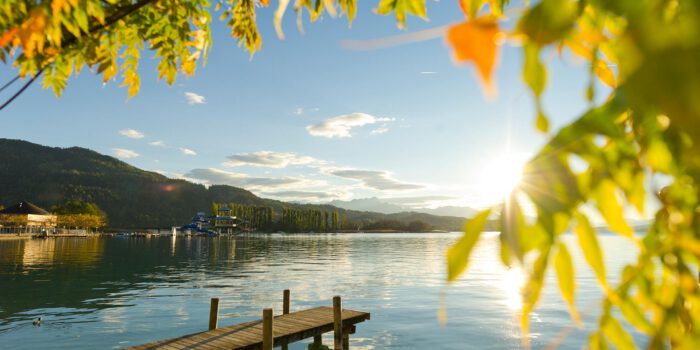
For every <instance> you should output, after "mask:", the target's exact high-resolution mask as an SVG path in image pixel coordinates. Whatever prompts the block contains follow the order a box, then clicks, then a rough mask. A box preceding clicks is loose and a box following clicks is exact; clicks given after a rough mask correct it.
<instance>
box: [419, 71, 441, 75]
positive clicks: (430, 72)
mask: <svg viewBox="0 0 700 350" xmlns="http://www.w3.org/2000/svg"><path fill="white" fill-rule="evenodd" d="M420 74H423V75H430V74H437V72H433V71H422V72H420Z"/></svg>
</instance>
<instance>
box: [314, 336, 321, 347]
mask: <svg viewBox="0 0 700 350" xmlns="http://www.w3.org/2000/svg"><path fill="white" fill-rule="evenodd" d="M321 346H323V339H322V338H321V336H320V335H314V349H320V348H321Z"/></svg>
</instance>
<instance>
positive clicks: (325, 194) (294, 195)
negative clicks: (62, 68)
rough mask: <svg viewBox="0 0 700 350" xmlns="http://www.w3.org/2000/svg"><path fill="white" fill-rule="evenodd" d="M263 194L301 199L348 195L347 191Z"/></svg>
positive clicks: (313, 199)
mask: <svg viewBox="0 0 700 350" xmlns="http://www.w3.org/2000/svg"><path fill="white" fill-rule="evenodd" d="M264 195H265V196H270V197H276V198H285V199H288V200H289V199H293V200H301V201H320V200H326V201H327V200H332V199H342V198H347V197H349V195H350V194H349V193H345V192H321V191H279V192H269V193H264Z"/></svg>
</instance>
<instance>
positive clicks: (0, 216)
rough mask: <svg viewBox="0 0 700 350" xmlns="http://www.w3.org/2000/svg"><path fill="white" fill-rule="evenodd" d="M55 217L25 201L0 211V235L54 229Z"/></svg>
mask: <svg viewBox="0 0 700 350" xmlns="http://www.w3.org/2000/svg"><path fill="white" fill-rule="evenodd" d="M56 222H57V217H56V215H53V214H51V213H49V212H48V211H46V210H44V209H42V208H39V207H38V206H36V205H35V204H32V203H30V202H27V201H22V202H19V203H17V204H15V205H13V206H11V207H7V208H5V209H3V210H0V233H42V232H46V231H53V230H55V229H56Z"/></svg>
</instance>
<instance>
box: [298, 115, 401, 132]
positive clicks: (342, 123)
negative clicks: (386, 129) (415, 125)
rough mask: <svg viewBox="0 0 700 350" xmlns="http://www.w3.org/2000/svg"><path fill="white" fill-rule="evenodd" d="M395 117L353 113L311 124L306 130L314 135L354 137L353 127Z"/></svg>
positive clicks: (389, 120)
mask: <svg viewBox="0 0 700 350" xmlns="http://www.w3.org/2000/svg"><path fill="white" fill-rule="evenodd" d="M391 121H394V119H393V118H378V117H375V116H373V115H369V114H366V113H351V114H345V115H340V116H337V117H333V118H329V119H326V120H324V121H322V122H320V123H318V124H314V125H309V126H307V127H306V131H308V132H309V134H310V135H312V136H320V137H327V138H333V137H339V138H345V137H352V133H351V131H352V129H353V128H356V127H361V126H364V125H369V124H376V123H388V122H391Z"/></svg>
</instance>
